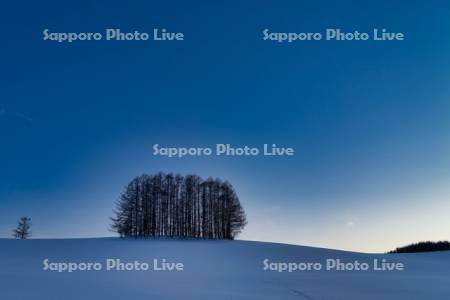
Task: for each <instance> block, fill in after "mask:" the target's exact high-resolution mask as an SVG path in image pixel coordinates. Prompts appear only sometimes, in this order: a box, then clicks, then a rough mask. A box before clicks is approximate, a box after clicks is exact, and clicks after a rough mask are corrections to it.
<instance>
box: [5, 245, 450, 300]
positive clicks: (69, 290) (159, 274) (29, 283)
mask: <svg viewBox="0 0 450 300" xmlns="http://www.w3.org/2000/svg"><path fill="white" fill-rule="evenodd" d="M383 258H384V259H386V261H385V262H387V263H389V264H388V265H384V266H385V267H387V266H388V267H394V266H395V267H399V266H401V264H403V266H404V270H403V271H398V270H397V271H375V270H373V264H374V260H375V259H376V260H377V261H378V264H379V265H378V266H379V267H380V266H381V263H382V262H383V261H382V260H383ZM46 259H48V260H47V261H45V260H46ZM108 259H110V260H108ZM115 259H120V260H121V262H131V263H132V264H130V265H129V266H128V267H131V266H132V267H134V268H136V267H135V264H134V261H139V262H140V263H141V264H140V265H138V267H141V268H143V267H144V266H145V264H148V266H149V270H147V271H137V270H134V271H118V270H116V268H120V265H119V266H117V265H116V266H113V265H112V262H113V260H115ZM154 259H156V262H157V265H156V267H157V268H163V267H165V268H177V267H178V269H181V268H183V270H182V271H181V270H179V271H168V270H166V271H157V270H152V269H153V268H154V267H155V266H154ZM327 259H328V260H329V261H328V262H329V263H330V262H337V259H340V260H341V262H344V263H348V262H351V263H352V264H349V265H348V266H351V265H353V266H355V264H353V262H355V261H357V262H358V263H360V264H363V263H367V264H368V265H369V266H370V268H369V270H367V271H336V270H330V271H327V270H326V267H327V265H326V263H327ZM44 261H45V262H44ZM264 261H265V263H264ZM107 262H109V263H110V264H111V265H110V266H109V267H110V268H111V269H110V270H109V271H108V270H107V267H108V265H107ZM116 262H117V261H116ZM164 262H166V264H164ZM172 262H173V263H179V265H175V264H171V263H172ZM307 262H310V263H316V264H315V265H314V266H312V265H310V267H312V268H313V269H314V268H318V267H319V265H321V266H322V270H319V271H317V270H310V271H292V272H288V271H283V272H279V271H280V268H281V269H283V268H285V267H286V265H282V264H276V263H297V265H296V266H297V267H299V266H300V267H305V264H302V265H298V263H307ZM55 263H74V264H73V265H72V268H74V267H77V268H83V267H86V264H85V265H83V264H79V263H97V265H95V266H94V265H91V270H90V271H88V270H87V271H80V270H75V271H73V272H68V271H67V270H62V269H64V268H66V267H68V266H69V265H67V264H55ZM269 263H272V264H270V265H269ZM274 263H275V264H274ZM391 263H396V265H394V264H391ZM180 264H182V267H181V265H180ZM265 266H266V267H267V266H270V268H271V269H272V270H264V268H265ZM46 267H47V268H50V269H53V271H52V270H44V268H46ZM122 267H123V266H122ZM293 267H295V266H294V265H291V268H293ZM329 267H331V265H330V266H329ZM58 268H59V270H60V271H61V272H59V271H58V270H57V269H58ZM93 268H97V269H98V268H101V270H94V269H93ZM275 268H278V270H275ZM0 287H1V288H0V299H5V300H10V299H45V300H50V299H195V300H201V299H207V300H212V299H224V300H232V299H309V300H319V299H321V300H322V299H323V300H328V299H330V300H331V299H343V300H351V299H358V300H361V299H376V300H380V299H383V300H386V299H395V300H400V299H405V300H406V299H407V300H412V299H426V300H434V299H436V300H437V299H442V300H444V299H446V300H448V299H450V252H436V253H424V254H404V255H370V254H361V253H353V252H344V251H336V250H329V249H320V248H311V247H302V246H294V245H284V244H272V243H261V242H247V241H204V240H203V241H202V240H182V241H180V240H120V239H114V238H106V239H67V240H25V241H20V240H9V239H0Z"/></svg>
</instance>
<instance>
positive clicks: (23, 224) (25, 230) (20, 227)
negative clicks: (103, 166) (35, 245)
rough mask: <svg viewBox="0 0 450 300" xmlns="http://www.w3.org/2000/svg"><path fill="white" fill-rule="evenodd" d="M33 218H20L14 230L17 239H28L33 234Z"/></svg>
mask: <svg viewBox="0 0 450 300" xmlns="http://www.w3.org/2000/svg"><path fill="white" fill-rule="evenodd" d="M30 228H31V219H30V218H28V217H22V218H20V220H19V222H18V224H17V228H16V229H14V231H13V236H14V237H15V238H16V239H21V240H24V239H27V238H29V237H30V236H31V230H30Z"/></svg>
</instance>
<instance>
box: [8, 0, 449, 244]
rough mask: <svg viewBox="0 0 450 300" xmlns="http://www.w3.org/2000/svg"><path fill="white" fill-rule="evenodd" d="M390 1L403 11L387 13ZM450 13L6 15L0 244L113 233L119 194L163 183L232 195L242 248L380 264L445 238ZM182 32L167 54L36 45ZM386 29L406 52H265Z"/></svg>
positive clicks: (421, 8) (239, 10)
mask: <svg viewBox="0 0 450 300" xmlns="http://www.w3.org/2000/svg"><path fill="white" fill-rule="evenodd" d="M399 2H400V1H399ZM449 9H450V5H449V4H448V3H445V1H430V2H427V3H425V2H420V1H417V2H411V3H408V5H404V4H401V3H397V4H393V3H391V1H378V2H373V3H372V4H366V3H364V4H362V3H359V2H358V1H344V2H339V3H333V2H331V1H329V2H324V1H321V2H320V3H312V2H298V1H286V2H281V3H280V2H277V1H272V2H269V1H267V2H266V1H262V2H261V1H254V2H253V1H249V2H246V3H241V2H239V1H231V2H227V3H226V4H219V3H202V2H201V1H198V2H196V1H194V2H190V3H189V4H188V3H183V2H182V1H169V2H166V3H159V2H158V3H156V2H153V3H147V2H144V1H141V2H139V1H130V2H127V3H125V2H118V1H117V2H111V1H108V2H107V1H101V2H97V3H91V2H83V1H77V2H68V3H64V4H63V3H61V2H56V1H55V2H50V1H40V2H39V3H35V2H31V1H30V3H20V4H14V3H8V4H6V8H5V9H4V10H2V12H1V13H2V17H1V18H0V19H1V21H0V22H1V26H0V28H1V29H0V31H1V44H2V47H1V48H0V54H1V55H0V60H1V66H2V68H1V70H2V71H1V73H0V74H1V81H2V82H3V86H2V89H1V91H0V93H1V95H0V137H1V139H0V179H1V180H0V236H2V237H8V236H10V233H11V230H12V228H13V227H14V226H15V223H16V220H17V219H18V218H19V217H20V216H22V215H29V216H30V217H32V219H33V223H34V235H35V237H85V236H86V237H87V236H89V237H90V236H106V235H112V233H111V232H108V230H107V228H108V224H109V220H108V218H109V217H110V216H111V214H112V209H113V203H114V201H115V200H116V199H117V197H118V195H119V193H120V192H121V190H122V188H123V186H124V185H125V184H126V183H127V182H128V181H129V180H130V179H132V178H133V177H134V176H136V175H139V174H142V173H144V172H145V173H153V172H157V171H165V172H179V173H182V174H187V173H196V174H199V175H200V176H202V177H208V176H213V177H220V178H223V179H227V180H229V181H230V182H231V183H232V184H233V185H234V186H235V188H236V190H237V192H238V195H239V196H240V198H241V201H242V203H243V205H244V207H245V209H246V211H247V214H248V221H249V225H248V227H247V230H246V231H245V232H244V234H243V235H242V236H241V238H243V239H254V240H265V241H276V242H286V243H296V244H306V245H314V246H322V247H332V248H340V249H352V250H360V251H384V250H388V249H390V248H392V247H395V246H400V245H402V244H405V243H409V242H415V241H418V240H428V239H431V240H434V239H450V219H449V218H448V217H447V215H448V212H449V211H450V201H449V197H450V188H449V187H448V186H449V185H448V182H449V179H450V174H449V170H450V155H449V149H450V148H449V146H450V139H449V129H450V128H449V125H450V119H449V113H450V100H449V95H450V89H449V79H450V71H449V70H450V59H449V58H450V57H449V55H448V53H450V40H449V39H448V36H450V19H449V18H448V11H449ZM154 27H160V28H161V27H164V28H167V29H169V30H173V31H182V32H184V33H185V36H186V39H185V41H183V42H176V43H154V42H149V41H147V42H138V41H135V42H105V41H98V42H78V43H76V42H75V43H71V44H67V43H66V44H58V43H54V42H47V41H43V40H42V30H43V29H45V28H49V29H50V30H51V31H55V32H67V31H76V32H82V31H103V30H104V29H105V28H121V29H122V30H123V31H126V30H140V31H151V30H152V29H153V28H154ZM335 27H339V28H342V29H343V30H346V31H353V30H359V31H371V30H372V29H373V28H386V29H389V30H392V31H399V32H404V33H405V35H406V40H405V41H401V42H374V41H366V42H349V41H348V42H332V41H328V42H326V41H318V42H301V43H297V44H277V43H274V42H267V41H266V42H265V41H263V40H262V30H264V29H265V28H270V29H271V30H273V31H323V30H324V29H325V28H335ZM155 143H159V144H162V145H171V146H211V145H214V144H215V143H230V144H233V145H236V146H239V145H250V146H260V145H262V144H263V143H276V144H278V145H280V146H288V147H294V148H295V150H296V155H295V156H294V157H279V158H264V157H253V158H236V157H234V158H231V157H219V158H218V157H203V158H197V157H195V158H194V157H190V158H189V157H187V158H181V159H174V158H172V159H169V158H162V157H154V156H152V145H153V144H155Z"/></svg>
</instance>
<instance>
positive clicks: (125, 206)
mask: <svg viewBox="0 0 450 300" xmlns="http://www.w3.org/2000/svg"><path fill="white" fill-rule="evenodd" d="M112 221H113V224H112V226H111V227H112V229H113V230H114V231H115V232H117V233H118V234H119V235H120V236H121V237H155V236H176V237H196V238H207V239H233V238H235V237H236V236H237V235H238V234H239V233H240V232H241V231H242V229H243V228H244V227H245V225H246V224H247V222H246V217H245V213H244V210H243V208H242V206H241V204H240V202H239V199H238V197H237V195H236V192H235V191H234V189H233V187H232V186H231V184H230V183H228V182H226V181H225V182H223V181H221V180H219V179H212V178H209V179H207V180H203V179H201V178H200V177H199V176H196V175H187V176H181V175H178V174H176V175H173V174H164V173H158V174H156V175H146V174H144V175H141V176H139V177H136V178H134V179H133V180H132V181H131V182H130V183H129V184H128V185H127V186H126V188H125V190H124V191H123V192H122V194H121V195H120V198H119V200H118V202H117V206H116V210H115V217H114V218H112Z"/></svg>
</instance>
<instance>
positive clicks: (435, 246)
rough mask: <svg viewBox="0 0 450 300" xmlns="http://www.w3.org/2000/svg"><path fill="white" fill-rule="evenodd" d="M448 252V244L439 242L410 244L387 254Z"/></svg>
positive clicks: (449, 244) (449, 246)
mask: <svg viewBox="0 0 450 300" xmlns="http://www.w3.org/2000/svg"><path fill="white" fill-rule="evenodd" d="M446 250H450V242H448V241H439V242H420V243H416V244H411V245H408V246H404V247H399V248H396V249H395V250H393V251H390V252H389V253H415V252H433V251H446Z"/></svg>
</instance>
